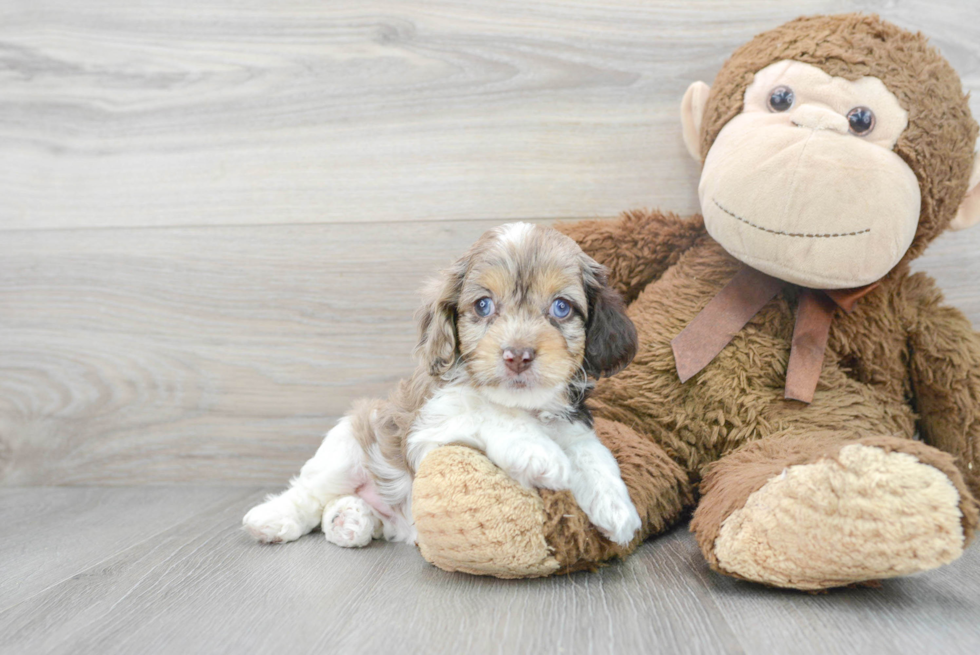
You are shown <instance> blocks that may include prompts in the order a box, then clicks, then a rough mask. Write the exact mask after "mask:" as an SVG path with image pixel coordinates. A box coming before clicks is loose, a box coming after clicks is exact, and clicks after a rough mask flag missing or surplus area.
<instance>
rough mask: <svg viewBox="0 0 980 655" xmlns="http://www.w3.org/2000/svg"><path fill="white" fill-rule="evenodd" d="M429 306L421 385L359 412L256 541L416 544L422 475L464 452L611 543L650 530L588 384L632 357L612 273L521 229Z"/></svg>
mask: <svg viewBox="0 0 980 655" xmlns="http://www.w3.org/2000/svg"><path fill="white" fill-rule="evenodd" d="M426 298H427V300H426V302H425V304H424V305H423V307H422V309H421V310H420V311H419V314H418V323H419V331H420V337H419V344H418V347H417V349H416V354H417V356H418V359H419V366H418V368H417V369H416V371H415V374H414V375H413V376H412V377H411V378H410V379H408V380H404V381H402V383H401V384H400V385H399V387H398V389H397V390H396V391H395V392H394V393H393V394H392V396H391V398H389V399H388V400H387V401H362V402H359V403H357V404H356V405H355V406H354V408H353V409H352V410H351V412H350V414H348V415H347V416H346V417H345V418H344V419H343V420H341V421H340V423H338V424H337V426H336V427H335V428H334V429H332V430H331V431H330V432H328V433H327V436H326V438H325V439H324V441H323V444H322V445H321V446H320V448H319V450H317V452H316V455H314V457H313V458H312V459H310V460H309V461H308V462H307V463H306V464H305V465H304V466H303V468H302V470H301V471H300V474H299V476H298V477H296V478H294V479H293V481H292V483H291V485H290V487H289V489H287V490H286V491H285V492H283V493H282V494H279V495H277V496H273V497H270V498H269V499H268V500H267V501H266V502H265V503H263V504H261V505H258V506H257V507H254V508H253V509H252V510H251V511H250V512H249V513H248V514H246V515H245V519H244V525H245V527H246V529H247V530H248V531H249V532H250V533H251V534H252V535H253V536H254V537H255V538H256V539H259V540H260V541H268V542H281V541H292V540H294V539H296V538H298V537H300V536H301V535H303V534H305V533H307V532H309V531H310V530H312V529H313V528H315V527H316V526H317V525H319V524H321V523H322V527H323V532H324V534H325V535H326V538H327V540H328V541H331V542H333V543H335V544H337V545H340V546H364V545H366V544H367V543H369V542H370V540H371V539H372V538H380V537H382V536H383V537H385V538H386V539H389V540H396V541H407V542H413V541H414V540H415V529H414V525H413V522H412V516H411V493H412V478H413V476H414V473H415V471H416V470H417V469H418V467H419V465H420V464H421V462H422V460H423V459H424V458H425V456H426V455H427V454H428V453H429V452H430V451H431V450H432V449H434V448H436V447H438V446H442V445H445V444H448V443H461V444H466V445H471V446H473V447H475V448H478V449H480V450H483V451H484V452H486V454H487V456H488V457H489V458H490V460H492V461H493V462H494V463H495V464H496V465H497V466H499V467H500V468H501V469H503V470H504V471H505V472H507V473H508V474H509V475H510V476H511V477H513V478H514V479H515V480H517V481H518V482H520V483H521V484H523V485H526V486H529V487H542V488H546V489H570V490H571V491H572V493H573V495H574V497H575V500H576V502H577V503H578V505H579V506H580V507H581V508H582V510H583V511H584V512H585V513H586V515H588V517H589V519H590V520H591V521H592V523H593V525H595V526H596V527H597V528H598V529H599V530H600V531H601V532H602V533H603V534H605V535H606V536H608V537H609V538H610V539H612V540H613V541H615V542H617V543H620V544H625V543H627V542H629V541H630V539H632V537H633V535H634V534H635V532H636V531H637V530H638V529H639V527H640V518H639V516H638V515H637V512H636V508H635V507H634V506H633V503H632V502H631V501H630V497H629V494H628V492H627V490H626V486H625V485H624V484H623V481H622V479H621V478H620V474H619V466H618V465H617V463H616V460H615V459H614V458H613V456H612V454H611V453H610V452H609V450H608V449H606V447H605V446H603V445H602V443H601V442H600V441H599V439H598V438H597V437H596V434H595V431H594V430H593V428H592V417H591V415H590V414H589V410H588V409H587V408H586V407H585V398H586V396H587V395H588V392H589V390H590V389H591V388H592V384H591V382H590V381H589V376H592V377H599V376H602V375H612V374H614V373H616V372H617V371H619V370H620V369H622V368H623V367H625V366H626V365H627V364H628V363H629V362H630V360H631V359H632V358H633V355H634V354H635V352H636V330H635V329H634V327H633V324H632V323H631V322H630V320H629V319H628V318H627V317H626V315H625V313H624V308H623V304H622V301H621V300H620V298H619V296H618V295H617V294H616V293H615V292H614V291H612V290H611V289H610V288H609V287H608V286H607V285H606V278H605V273H604V271H603V269H602V267H601V266H600V265H599V264H597V263H596V262H595V261H594V260H592V259H591V258H590V257H588V256H587V255H586V254H585V253H583V252H582V250H581V249H580V248H579V247H578V246H577V245H576V244H575V242H574V241H572V240H571V239H569V238H568V237H566V236H564V235H562V234H560V233H559V232H557V231H555V230H552V229H550V228H546V227H541V226H534V225H529V224H526V223H514V224H510V225H505V226H503V227H500V228H497V229H494V230H491V231H489V232H487V233H486V234H484V235H483V236H482V237H481V238H480V240H479V241H477V243H476V244H474V246H473V247H472V248H470V250H469V252H467V253H466V254H465V255H464V256H463V257H461V258H460V259H459V260H458V261H456V262H455V263H454V264H453V265H452V266H451V267H450V268H449V269H447V270H446V271H443V273H442V275H441V277H439V278H438V279H437V280H435V281H434V282H433V283H432V284H431V285H430V286H429V288H428V289H427V291H426Z"/></svg>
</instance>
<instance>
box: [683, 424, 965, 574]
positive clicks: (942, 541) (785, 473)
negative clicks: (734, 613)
mask: <svg viewBox="0 0 980 655" xmlns="http://www.w3.org/2000/svg"><path fill="white" fill-rule="evenodd" d="M701 491H702V494H703V496H702V499H701V502H700V503H699V505H698V508H697V511H696V512H695V514H694V519H693V521H692V522H691V530H692V531H693V532H695V534H696V535H697V539H698V543H699V544H700V546H701V550H702V551H703V552H704V555H705V557H706V558H707V560H708V562H709V563H710V565H711V567H712V568H713V569H715V570H716V571H719V572H721V573H725V574H727V575H732V576H735V577H739V578H744V579H747V580H753V581H756V582H761V583H764V584H769V585H773V586H777V587H789V588H795V589H825V588H829V587H837V586H843V585H847V584H851V583H856V582H862V581H868V580H876V579H881V578H890V577H895V576H900V575H906V574H909V573H914V572H916V571H923V570H926V569H931V568H935V567H937V566H940V565H942V564H946V563H948V562H951V561H953V560H954V559H956V558H957V557H959V556H960V554H961V553H962V552H963V548H964V546H965V545H966V544H967V543H968V542H969V540H970V538H971V537H972V535H973V532H974V530H975V529H976V526H977V522H978V516H977V514H978V512H977V502H976V500H975V499H974V498H973V496H972V495H971V494H970V492H969V490H968V489H967V487H966V485H965V484H964V482H963V477H962V476H961V475H960V473H959V471H958V470H957V468H956V466H955V465H954V463H953V458H952V457H950V456H949V455H947V454H946V453H943V452H942V451H940V450H937V449H935V448H932V447H931V446H927V445H925V444H922V443H920V442H917V441H912V440H909V439H901V438H897V437H867V438H856V437H855V436H854V435H845V434H840V433H833V432H831V433H827V432H823V433H810V434H799V433H795V434H782V435H777V436H773V437H770V438H767V439H765V440H762V441H757V442H753V443H750V444H748V445H746V446H743V447H742V448H740V449H739V450H737V451H735V452H733V453H731V454H729V455H727V456H726V457H724V458H722V459H721V460H719V461H718V462H715V463H714V464H712V465H711V466H709V467H708V469H707V470H706V471H705V475H704V478H703V481H702V485H701Z"/></svg>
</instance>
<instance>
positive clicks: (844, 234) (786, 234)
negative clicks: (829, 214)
mask: <svg viewBox="0 0 980 655" xmlns="http://www.w3.org/2000/svg"><path fill="white" fill-rule="evenodd" d="M711 202H713V203H715V205H717V206H718V209H720V210H721V211H723V212H725V213H726V214H728V215H729V216H731V217H732V218H734V219H735V220H737V221H741V222H742V223H745V224H746V225H748V226H749V227H754V228H755V229H757V230H762V231H763V232H768V233H769V234H779V235H782V236H784V237H805V238H810V239H829V238H833V237H853V236H857V235H859V234H867V233H868V232H870V231H871V228H870V227H869V228H866V229H864V230H859V231H857V232H835V233H834V234H808V233H804V232H781V231H779V230H770V229H769V228H768V227H762V226H761V225H756V224H755V223H753V222H752V221H750V220H748V219H745V218H742V217H741V216H739V215H738V214H736V213H735V212H733V211H730V210H728V209H725V208H724V207H723V206H722V205H721V203H720V202H718V201H717V200H715V199H714V198H712V199H711Z"/></svg>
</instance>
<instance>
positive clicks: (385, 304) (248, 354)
mask: <svg viewBox="0 0 980 655" xmlns="http://www.w3.org/2000/svg"><path fill="white" fill-rule="evenodd" d="M493 224H495V223H494V222H480V221H470V222H451V223H413V224H402V223H396V224H387V225H383V226H376V228H375V229H377V230H378V232H375V231H374V230H373V229H372V230H365V229H363V228H360V227H358V226H355V225H320V226H316V225H310V226H276V227H272V226H267V227H261V228H255V227H237V228H235V227H223V228H193V229H165V230H157V229H140V230H84V231H55V232H39V231H28V232H11V233H9V234H7V235H6V237H5V238H4V239H3V241H2V243H0V308H2V309H0V330H2V334H3V339H2V340H0V370H2V371H3V372H4V374H3V375H0V443H2V444H3V448H4V449H5V451H6V452H5V455H4V460H5V461H4V470H3V472H2V473H3V476H4V479H5V481H6V483H7V484H86V483H110V484H141V483H161V482H168V481H188V482H193V481H199V482H200V481H209V482H215V481H231V482H235V481H238V482H241V481H243V480H244V481H253V482H254V481H256V480H257V481H260V482H268V483H278V482H281V481H284V480H286V479H287V478H288V477H289V476H290V475H292V474H293V473H294V472H295V470H296V469H297V466H298V465H299V464H300V463H302V462H303V461H305V460H306V459H307V458H308V457H310V456H311V455H312V453H313V451H315V449H316V446H317V444H318V443H319V442H320V440H321V439H322V434H323V432H324V431H325V430H326V429H328V428H329V427H331V426H332V423H333V422H334V420H335V419H336V418H338V417H339V416H340V415H342V414H343V413H344V412H346V410H347V409H348V407H349V406H350V404H351V402H352V401H353V400H354V399H356V398H357V397H360V396H365V395H371V396H383V395H385V394H386V393H387V392H388V390H389V389H391V388H392V387H393V386H394V384H395V382H396V381H397V380H398V379H399V378H400V377H403V376H404V375H406V374H408V373H409V372H410V371H411V369H412V366H413V362H412V360H411V357H410V354H411V351H412V348H413V347H414V343H415V325H414V322H413V314H414V312H415V309H416V306H417V304H418V302H419V301H418V293H417V290H418V288H419V287H420V286H421V285H422V283H423V280H424V279H425V278H426V277H428V276H430V275H432V274H433V273H434V272H435V271H436V270H437V269H438V268H440V267H442V266H445V265H448V264H449V263H450V262H451V261H452V260H453V259H454V258H455V257H457V256H458V255H459V254H460V253H461V252H463V250H465V248H466V247H467V246H468V245H469V244H470V243H472V242H473V241H474V240H475V239H476V238H477V237H478V236H479V235H480V234H481V233H482V232H483V231H484V230H485V229H486V228H488V227H490V226H491V225H493ZM382 235H383V236H382Z"/></svg>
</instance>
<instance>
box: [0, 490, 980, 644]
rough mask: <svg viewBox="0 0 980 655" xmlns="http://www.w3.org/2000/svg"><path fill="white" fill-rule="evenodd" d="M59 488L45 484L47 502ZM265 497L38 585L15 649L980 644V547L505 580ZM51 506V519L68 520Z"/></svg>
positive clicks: (657, 553)
mask: <svg viewBox="0 0 980 655" xmlns="http://www.w3.org/2000/svg"><path fill="white" fill-rule="evenodd" d="M148 489H149V491H152V490H153V489H154V488H148ZM57 491H58V490H54V491H52V490H50V489H47V490H37V494H38V495H39V502H40V503H41V504H45V503H46V502H47V501H45V500H44V498H43V497H44V495H46V494H51V493H56V492H57ZM149 491H148V495H147V498H148V499H149V498H150V495H149ZM155 491H156V492H157V493H159V494H160V496H161V497H165V496H166V495H167V494H169V493H171V491H172V490H170V489H167V488H159V487H158V488H155ZM108 492H109V493H113V492H114V493H127V492H126V491H125V490H108ZM259 498H261V494H260V493H259V492H257V491H256V492H253V493H251V494H247V495H244V496H241V497H240V498H239V499H237V500H233V501H229V502H220V503H217V504H215V505H213V506H212V507H211V508H210V509H203V510H200V511H197V512H191V511H188V514H189V516H188V518H187V520H185V521H183V522H181V523H180V524H179V525H175V526H173V527H172V528H170V529H168V530H165V531H163V532H161V533H159V534H155V535H153V536H152V538H148V539H145V540H143V541H141V542H140V543H137V544H134V545H132V546H130V547H128V548H126V549H124V550H121V551H120V552H118V553H117V554H115V555H113V556H112V557H110V558H107V559H106V560H105V561H102V562H99V563H98V564H97V565H95V566H91V567H84V568H83V567H80V568H79V569H78V571H77V574H76V575H74V576H72V577H71V578H69V579H65V580H63V581H62V582H59V583H58V584H56V585H53V586H51V587H49V588H46V589H43V590H42V589H38V590H37V591H38V592H39V593H35V594H32V595H31V596H30V597H29V598H27V599H26V600H24V601H22V602H20V603H18V604H16V605H14V606H12V607H9V608H8V609H6V611H2V612H0V634H3V635H4V638H3V640H0V653H5V654H6V653H10V654H11V655H12V654H14V653H17V654H22V653H39V652H43V653H49V654H52V655H53V654H57V653H66V654H67V653H70V654H72V655H75V654H87V653H99V654H106V655H110V654H113V653H131V652H134V651H137V650H138V651H139V652H141V653H147V654H150V653H186V654H196V653H244V652H250V653H254V652H273V651H275V652H280V651H283V650H288V651H289V652H291V653H304V654H305V653H323V652H331V653H369V652H398V653H517V652H525V653H539V652H543V653H678V654H686V653H762V654H770V653H798V654H800V655H809V654H811V653H812V654H814V655H827V654H830V655H836V654H865V653H881V652H889V653H899V654H901V653H909V654H911V653H916V654H918V653H923V652H937V653H938V652H942V653H949V654H951V655H959V654H963V655H967V654H973V653H976V652H977V649H978V648H980V625H978V623H977V621H976V607H977V605H978V603H980V585H978V584H977V582H978V579H977V572H978V571H980V550H978V549H977V548H971V549H969V550H968V551H967V552H966V554H965V555H964V557H963V558H962V559H961V560H959V561H958V562H956V563H954V564H952V565H951V566H949V567H946V568H944V569H941V570H939V571H935V572H930V573H926V574H923V575H920V576H916V577H912V578H908V579H904V580H894V581H886V582H884V583H883V584H882V586H881V587H880V588H856V589H842V590H838V591H834V592H831V593H828V594H823V595H816V596H815V595H810V594H803V593H794V592H787V591H781V590H775V589H767V588H765V587H760V586H757V585H751V584H748V583H744V582H739V581H736V580H732V579H729V578H723V577H721V576H718V575H716V574H714V573H711V572H710V571H708V570H707V567H706V565H705V563H704V561H703V558H701V555H700V552H699V551H698V549H697V546H696V544H695V542H694V539H693V537H692V535H691V534H690V533H688V532H687V531H686V530H685V529H684V528H683V527H681V528H679V529H677V530H675V531H673V532H671V533H669V534H667V535H665V536H663V537H661V538H659V539H657V540H655V541H652V542H650V543H648V544H646V545H644V546H642V547H641V548H640V550H639V551H637V553H636V554H634V555H633V556H632V557H630V558H629V560H627V561H626V562H622V563H619V564H614V565H611V566H609V567H606V568H604V569H602V570H600V571H598V572H595V573H579V574H574V575H572V576H564V577H555V578H547V579H543V580H531V581H522V580H496V579H492V578H477V577H472V576H468V575H464V574H448V573H445V572H443V571H440V570H438V569H436V568H433V567H431V566H429V565H428V564H426V563H425V562H424V561H423V560H422V558H421V557H420V556H419V554H418V552H417V551H416V550H415V549H413V548H411V547H408V546H405V545H403V544H385V543H380V542H375V543H374V544H373V545H371V546H370V547H368V548H365V549H361V550H345V549H341V548H337V547H335V546H332V545H330V544H327V543H326V542H325V541H324V540H323V538H322V536H321V535H320V534H319V533H313V534H311V535H309V536H307V537H304V538H303V539H301V540H300V541H298V542H295V543H292V544H287V545H283V546H263V545H259V544H256V543H254V542H252V541H251V540H250V539H249V538H248V537H247V536H246V535H245V534H244V533H243V532H242V530H241V528H240V527H239V521H240V517H241V515H242V513H244V511H245V510H246V509H247V508H248V507H249V506H250V505H251V503H253V502H255V501H257V500H258V499H259ZM58 502H60V501H58ZM172 502H173V504H174V505H175V506H179V507H186V506H187V505H188V504H189V503H188V499H187V498H186V497H182V498H178V497H174V498H173V500H172ZM84 504H85V503H84V500H83V501H81V502H80V503H79V506H80V508H81V507H82V506H84ZM104 511H108V508H107V510H104ZM35 520H36V521H37V524H38V527H39V529H40V530H41V531H46V530H50V529H51V528H52V527H53V524H55V523H56V519H55V518H53V517H52V518H48V517H46V516H42V517H38V518H37V519H35Z"/></svg>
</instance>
